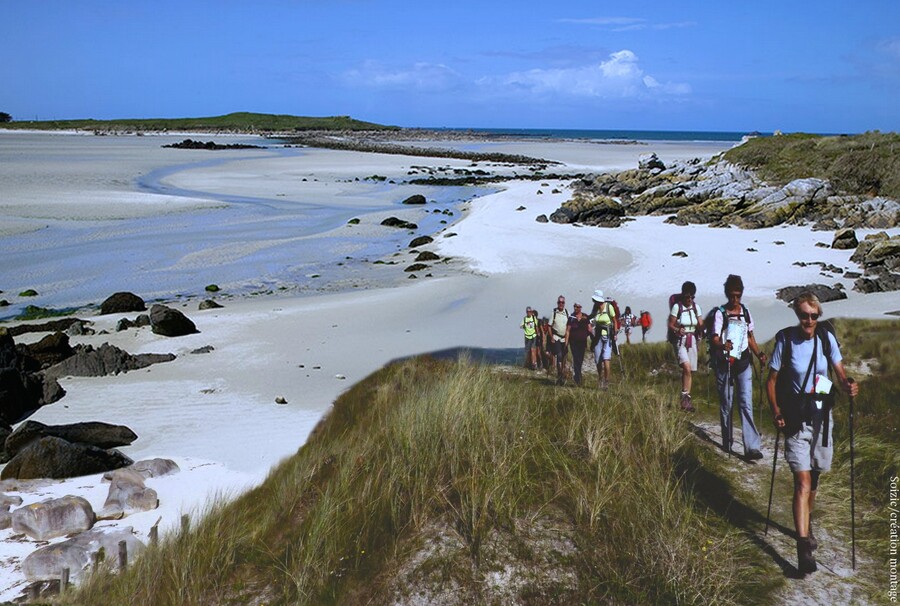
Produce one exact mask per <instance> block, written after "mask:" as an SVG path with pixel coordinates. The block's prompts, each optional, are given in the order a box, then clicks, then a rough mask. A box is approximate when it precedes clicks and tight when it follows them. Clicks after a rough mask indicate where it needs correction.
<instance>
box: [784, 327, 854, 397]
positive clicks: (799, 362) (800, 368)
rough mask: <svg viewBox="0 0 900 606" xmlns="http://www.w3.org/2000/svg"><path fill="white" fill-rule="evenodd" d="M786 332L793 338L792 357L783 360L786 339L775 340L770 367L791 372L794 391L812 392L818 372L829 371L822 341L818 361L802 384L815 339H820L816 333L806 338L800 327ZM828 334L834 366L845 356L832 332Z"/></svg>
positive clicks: (817, 354)
mask: <svg viewBox="0 0 900 606" xmlns="http://www.w3.org/2000/svg"><path fill="white" fill-rule="evenodd" d="M785 333H786V334H787V338H790V339H791V359H790V360H784V361H782V359H781V357H782V353H783V352H784V341H782V339H781V338H778V339H776V340H775V351H773V352H772V359H771V360H769V368H771V369H772V370H774V371H776V372H778V373H782V372H787V373H789V375H790V378H791V387H792V388H793V390H794V393H803V392H812V391H813V388H814V387H815V384H814V381H815V376H816V374H821V375H825V374H827V373H828V364H827V362H826V360H825V352H824V350H823V348H822V342H821V340H819V345H818V347H817V348H816V362H815V365H814V366H813V369H812V372H810V373H809V379H808V380H807V384H806V385H805V386H801V385H800V382H801V381H803V379H804V377H806V371H807V369H809V360H810V358H812V353H813V348H814V347H815V340H817V339H819V337H818V335H816V336H815V337H814V338H813V339H806V338H804V337H805V335H804V334H803V332H802V331H801V330H800V329H799V328H794V329H792V330H788V331H785ZM783 334H784V333H783ZM826 334H827V335H828V340H829V341H830V342H831V364H832V366H834V365H835V364H839V363H840V362H841V360H843V359H844V358H843V356H842V355H841V350H840V348H839V347H838V344H837V340H836V339H835V338H834V335H832V334H831V333H826ZM782 367H783V368H782ZM801 387H802V389H801Z"/></svg>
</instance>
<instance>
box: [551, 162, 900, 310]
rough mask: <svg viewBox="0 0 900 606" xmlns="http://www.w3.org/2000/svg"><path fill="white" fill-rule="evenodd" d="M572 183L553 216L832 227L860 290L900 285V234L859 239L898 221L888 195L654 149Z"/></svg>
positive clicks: (596, 222)
mask: <svg viewBox="0 0 900 606" xmlns="http://www.w3.org/2000/svg"><path fill="white" fill-rule="evenodd" d="M572 189H573V191H574V193H573V195H572V198H571V199H570V200H568V201H567V202H565V203H563V204H562V205H561V206H560V207H559V208H558V209H557V210H556V211H555V212H554V213H553V214H551V215H550V217H549V220H550V221H553V222H555V223H570V224H580V225H592V226H598V227H618V226H620V225H621V224H622V223H623V222H624V221H628V220H630V219H631V218H633V217H637V216H646V215H669V217H668V219H667V220H666V222H667V223H671V224H674V225H688V224H705V225H708V226H710V227H719V228H729V227H732V226H734V227H739V228H744V229H756V228H764V227H773V226H776V225H782V224H787V225H807V226H811V227H812V229H813V230H822V231H826V230H827V231H832V230H833V231H835V232H836V233H835V237H834V241H833V243H832V247H833V248H842V249H848V248H856V252H855V253H854V254H853V256H852V257H851V260H852V261H854V262H856V263H858V264H859V265H860V266H861V267H862V268H863V270H864V273H863V275H861V276H856V281H855V282H854V286H853V289H854V290H856V291H858V292H863V293H869V292H884V291H893V290H898V289H900V236H893V237H891V236H889V235H888V234H887V233H886V232H879V233H876V234H872V235H869V236H867V237H866V238H865V239H864V240H863V241H862V243H860V242H859V241H858V240H857V238H856V234H855V231H854V229H863V228H865V229H890V228H894V227H897V226H898V225H900V203H898V202H897V201H896V200H892V199H890V198H885V197H880V196H869V195H862V194H848V193H844V192H838V191H836V190H835V188H834V186H833V185H832V184H831V183H830V182H829V181H827V180H824V179H817V178H802V179H795V180H793V181H791V182H789V183H787V184H785V185H782V186H778V185H772V184H770V183H767V182H765V181H763V180H761V179H760V178H759V177H758V176H757V175H756V174H755V173H754V172H753V171H752V170H749V169H746V168H743V167H741V166H737V165H735V164H732V163H730V162H727V161H725V160H723V159H721V158H714V159H713V160H711V161H710V162H707V163H702V162H701V161H700V160H699V159H694V160H689V161H685V162H673V163H671V165H669V166H666V165H665V164H663V162H661V161H660V160H659V158H657V156H656V154H645V155H643V156H641V159H640V162H639V166H638V168H637V169H633V170H627V171H624V172H620V173H604V174H599V175H594V176H588V177H583V178H581V179H578V180H577V181H575V182H574V183H573V184H572ZM537 220H538V221H545V220H546V217H543V216H540V217H537Z"/></svg>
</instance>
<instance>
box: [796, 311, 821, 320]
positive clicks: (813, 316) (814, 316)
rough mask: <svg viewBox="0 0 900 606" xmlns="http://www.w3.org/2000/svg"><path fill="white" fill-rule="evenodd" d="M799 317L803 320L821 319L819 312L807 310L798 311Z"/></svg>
mask: <svg viewBox="0 0 900 606" xmlns="http://www.w3.org/2000/svg"><path fill="white" fill-rule="evenodd" d="M797 317H798V318H800V319H801V320H814V321H815V320H818V319H819V314H817V313H811V314H808V313H806V312H805V311H801V312H797Z"/></svg>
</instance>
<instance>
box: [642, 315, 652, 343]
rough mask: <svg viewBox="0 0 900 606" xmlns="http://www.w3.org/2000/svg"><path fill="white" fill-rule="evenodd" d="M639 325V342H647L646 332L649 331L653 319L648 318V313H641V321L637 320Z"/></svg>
mask: <svg viewBox="0 0 900 606" xmlns="http://www.w3.org/2000/svg"><path fill="white" fill-rule="evenodd" d="M639 322H640V324H641V341H642V342H644V343H646V342H647V331H648V330H650V327H651V326H652V325H653V318H651V317H650V312H649V311H641V319H640V320H639Z"/></svg>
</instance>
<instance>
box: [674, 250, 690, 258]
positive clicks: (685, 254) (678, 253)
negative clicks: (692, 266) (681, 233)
mask: <svg viewBox="0 0 900 606" xmlns="http://www.w3.org/2000/svg"><path fill="white" fill-rule="evenodd" d="M672 256H673V257H681V258H685V257H687V256H688V254H687V253H686V252H684V251H683V250H679V251H678V252H673V253H672Z"/></svg>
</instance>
